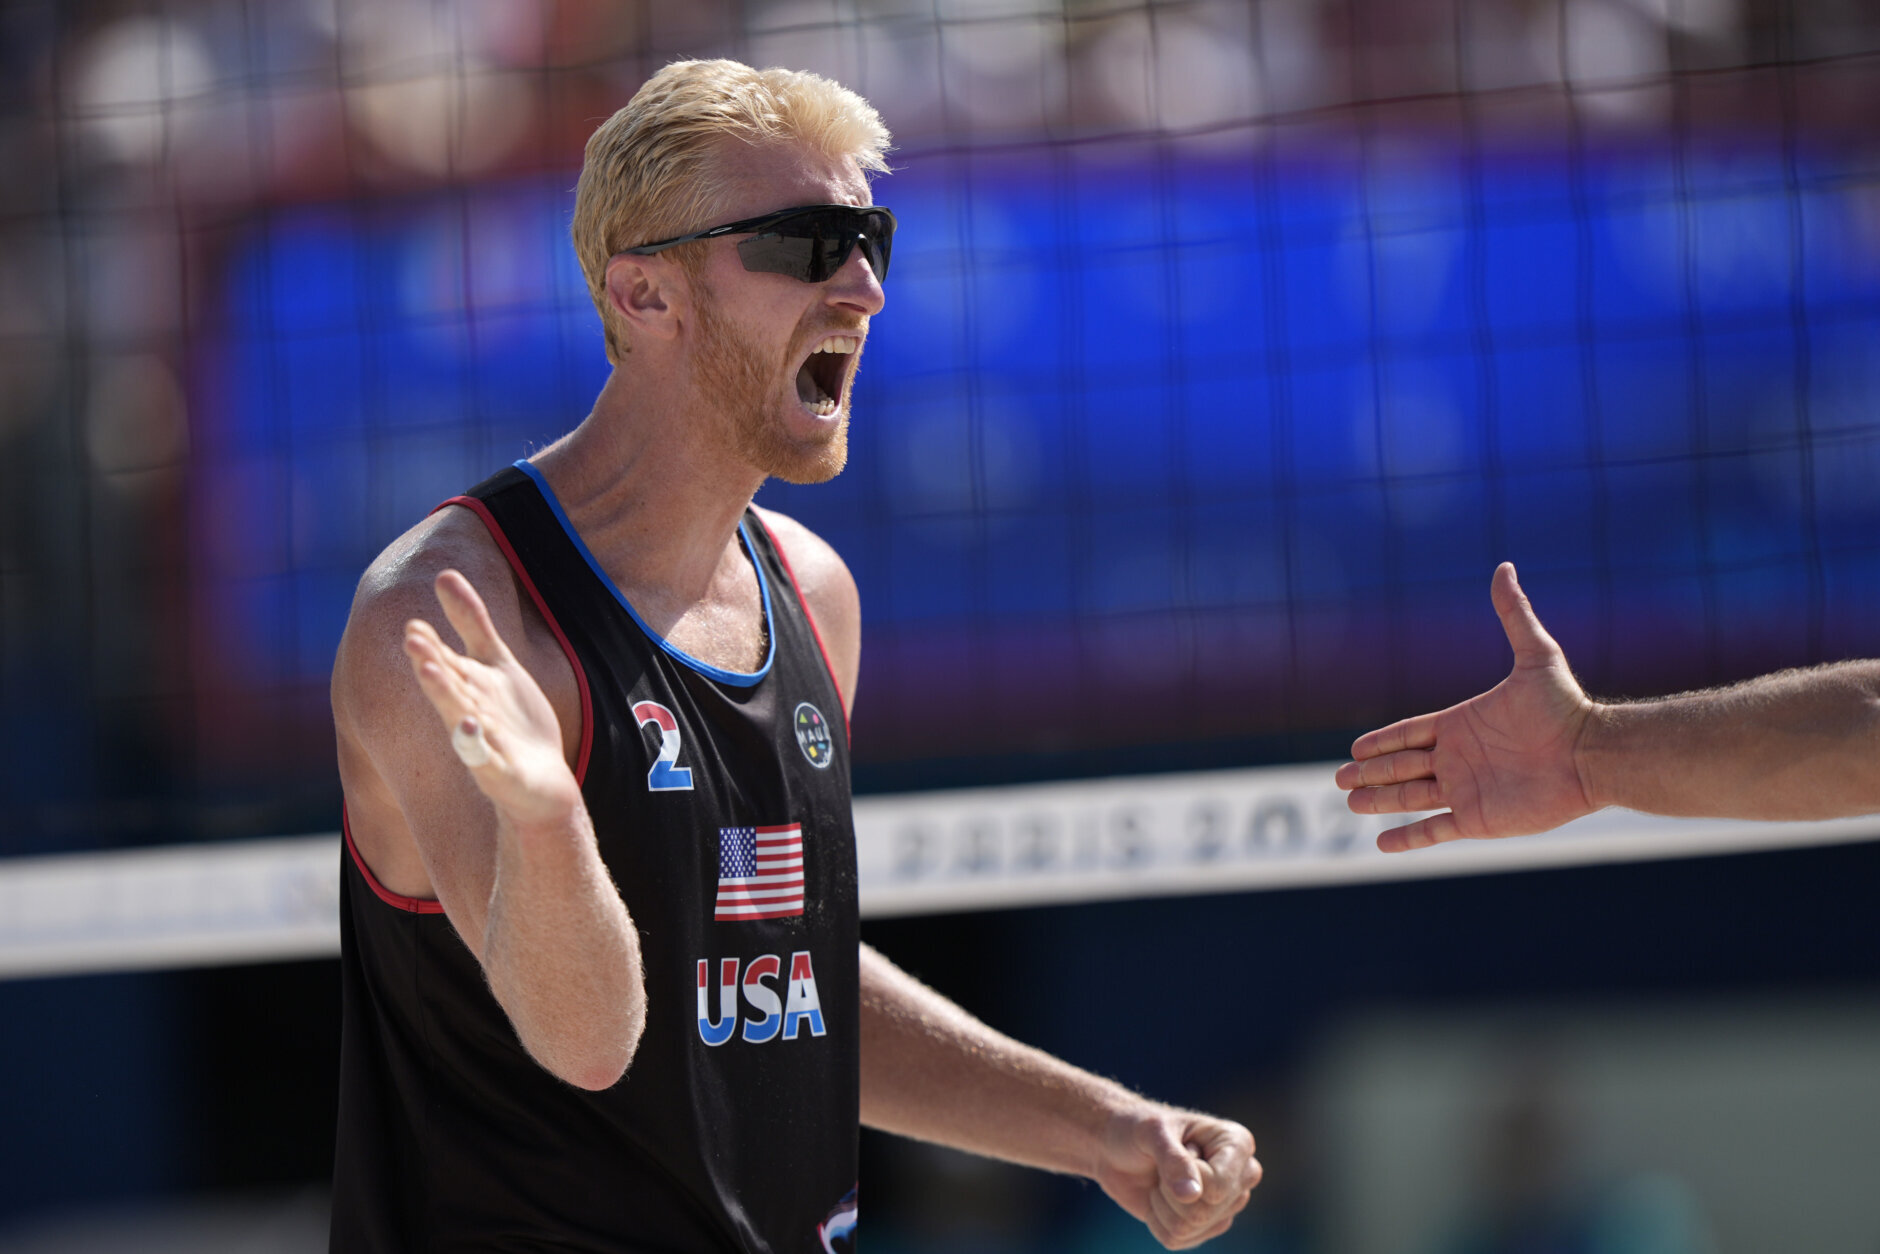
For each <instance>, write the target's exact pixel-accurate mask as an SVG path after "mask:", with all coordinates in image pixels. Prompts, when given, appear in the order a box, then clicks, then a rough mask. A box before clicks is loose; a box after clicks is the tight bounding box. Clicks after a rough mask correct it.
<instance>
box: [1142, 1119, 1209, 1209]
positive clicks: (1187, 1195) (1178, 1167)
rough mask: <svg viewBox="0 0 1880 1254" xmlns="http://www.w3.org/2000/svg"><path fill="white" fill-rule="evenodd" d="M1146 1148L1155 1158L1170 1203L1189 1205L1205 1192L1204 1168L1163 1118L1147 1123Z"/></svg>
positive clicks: (1157, 1174) (1163, 1192)
mask: <svg viewBox="0 0 1880 1254" xmlns="http://www.w3.org/2000/svg"><path fill="white" fill-rule="evenodd" d="M1144 1127H1145V1129H1146V1130H1147V1133H1148V1136H1147V1140H1148V1144H1147V1145H1145V1146H1144V1147H1143V1148H1145V1149H1147V1150H1148V1151H1149V1153H1150V1155H1151V1156H1152V1157H1154V1159H1155V1173H1156V1176H1157V1178H1158V1179H1159V1180H1160V1181H1161V1186H1162V1195H1163V1196H1164V1197H1165V1198H1167V1199H1168V1200H1169V1201H1170V1202H1174V1203H1176V1204H1178V1205H1183V1206H1186V1205H1187V1204H1188V1203H1190V1202H1193V1201H1194V1200H1196V1199H1197V1198H1199V1197H1200V1196H1201V1194H1202V1192H1203V1186H1202V1183H1201V1168H1202V1166H1203V1164H1201V1163H1200V1162H1198V1161H1197V1160H1196V1158H1195V1155H1194V1153H1193V1152H1192V1151H1191V1150H1190V1149H1189V1148H1188V1147H1187V1146H1186V1145H1183V1144H1182V1143H1181V1141H1180V1139H1179V1138H1177V1137H1176V1135H1175V1132H1174V1129H1172V1128H1171V1127H1169V1125H1168V1124H1167V1123H1166V1122H1165V1121H1162V1120H1157V1121H1155V1122H1154V1123H1150V1124H1146V1125H1144Z"/></svg>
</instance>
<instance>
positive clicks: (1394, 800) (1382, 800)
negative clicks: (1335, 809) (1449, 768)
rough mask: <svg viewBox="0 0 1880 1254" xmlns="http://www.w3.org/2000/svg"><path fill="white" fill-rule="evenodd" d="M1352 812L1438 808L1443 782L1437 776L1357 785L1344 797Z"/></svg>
mask: <svg viewBox="0 0 1880 1254" xmlns="http://www.w3.org/2000/svg"><path fill="white" fill-rule="evenodd" d="M1345 804H1346V805H1347V806H1349V807H1350V808H1351V812H1352V813H1353V814H1412V813H1414V812H1416V811H1418V810H1440V809H1442V808H1443V807H1444V806H1446V805H1448V804H1449V803H1448V802H1447V801H1444V800H1443V785H1442V781H1441V780H1437V779H1428V778H1426V779H1413V780H1410V781H1408V782H1406V783H1402V784H1384V785H1380V786H1379V787H1376V788H1359V789H1357V790H1355V791H1354V792H1352V794H1351V795H1350V796H1349V797H1346V798H1345Z"/></svg>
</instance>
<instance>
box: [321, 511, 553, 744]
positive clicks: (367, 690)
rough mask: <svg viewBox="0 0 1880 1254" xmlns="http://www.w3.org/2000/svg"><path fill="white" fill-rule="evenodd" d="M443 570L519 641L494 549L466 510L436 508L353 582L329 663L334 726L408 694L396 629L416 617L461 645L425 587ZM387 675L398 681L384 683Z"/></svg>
mask: <svg viewBox="0 0 1880 1254" xmlns="http://www.w3.org/2000/svg"><path fill="white" fill-rule="evenodd" d="M446 570H457V571H460V572H462V573H463V575H464V577H465V578H467V579H469V580H470V582H471V584H472V585H473V586H474V587H475V588H476V590H477V592H478V594H479V595H480V596H481V597H482V598H483V601H484V603H485V604H486V605H488V606H489V609H490V616H491V618H492V619H493V620H494V622H495V623H496V627H497V630H498V631H499V632H503V633H504V634H505V636H506V637H507V638H509V639H512V640H514V639H518V638H520V634H521V629H522V627H523V618H522V612H521V605H520V603H519V598H518V596H517V592H516V587H515V580H514V578H513V576H512V574H511V572H510V570H509V565H508V562H507V560H506V559H505V558H504V557H503V554H502V551H501V550H500V549H498V548H497V547H496V544H495V542H494V541H493V540H491V539H490V535H489V532H488V531H487V530H485V529H484V527H483V524H482V523H481V521H479V520H478V519H477V518H476V517H475V516H474V515H473V514H471V513H470V512H469V511H468V510H462V509H446V510H439V511H438V512H437V513H435V514H432V515H431V516H430V517H428V518H426V519H425V520H424V521H423V522H420V523H419V524H418V525H416V526H415V527H413V528H411V529H410V530H409V531H407V532H405V534H404V535H402V536H399V537H398V539H396V540H394V541H392V543H391V544H389V545H387V546H386V548H385V550H384V551H383V552H382V553H380V554H379V555H378V557H376V558H375V559H373V562H372V564H371V565H370V566H368V567H366V572H365V574H364V575H362V576H361V577H360V579H359V586H358V588H357V589H356V590H355V591H354V593H353V603H352V610H351V612H350V613H349V614H348V615H347V619H346V630H345V632H344V634H342V635H341V637H340V644H339V653H338V656H337V657H335V659H334V663H333V713H334V716H335V718H336V720H338V721H339V722H340V724H341V727H342V729H343V728H345V727H346V725H347V724H348V723H349V722H350V721H352V719H354V718H358V717H366V718H369V717H370V713H371V710H372V708H373V707H375V706H377V705H378V704H379V703H380V702H381V701H383V700H384V699H386V698H387V697H388V696H391V695H392V694H394V693H395V694H397V695H398V696H399V697H400V698H405V699H408V698H409V697H410V695H411V692H415V691H416V689H415V686H414V685H410V684H407V683H405V682H403V681H404V679H405V678H406V671H407V670H408V666H409V664H408V663H407V661H406V660H405V656H404V647H403V642H404V625H405V624H406V623H407V622H409V621H410V620H411V619H414V618H421V619H424V620H425V621H427V622H429V623H430V624H432V625H433V626H434V627H436V628H437V630H438V633H439V634H440V635H442V636H443V638H444V639H445V640H446V641H447V642H449V643H450V645H451V646H452V647H453V648H461V647H462V641H460V640H459V639H458V638H457V633H456V631H455V629H453V628H452V627H451V625H450V622H449V620H448V619H446V618H445V617H444V612H443V609H442V608H441V607H440V606H439V605H438V602H437V594H436V592H435V591H434V590H433V584H434V583H435V581H436V579H437V577H438V575H440V574H442V573H443V572H444V571H446ZM505 628H507V629H508V630H507V631H505V630H504V629H505ZM388 678H394V679H396V680H398V681H399V682H396V683H392V684H387V683H386V680H387V679H388ZM408 689H409V690H411V691H410V692H408V691H407V690H408Z"/></svg>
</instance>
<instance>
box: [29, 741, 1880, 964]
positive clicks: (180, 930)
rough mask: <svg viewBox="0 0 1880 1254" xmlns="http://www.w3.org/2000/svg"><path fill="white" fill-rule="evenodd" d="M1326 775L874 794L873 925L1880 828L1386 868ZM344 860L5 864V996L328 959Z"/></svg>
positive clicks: (151, 858) (1679, 852) (1623, 843)
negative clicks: (151, 975) (124, 975)
mask: <svg viewBox="0 0 1880 1254" xmlns="http://www.w3.org/2000/svg"><path fill="white" fill-rule="evenodd" d="M1331 770H1332V766H1331V764H1329V763H1327V764H1315V765H1307V766H1287V767H1268V768H1260V769H1251V770H1239V771H1210V772H1196V773H1184V774H1171V775H1159V776H1156V775H1152V776H1141V777H1136V778H1128V779H1106V780H1098V781H1082V782H1077V783H1053V784H1043V785H1018V786H1009V787H1003V788H982V789H957V790H949V791H945V792H935V793H909V794H896V795H883V796H875V797H864V798H861V799H859V800H858V801H857V802H856V806H855V827H856V854H857V858H856V861H857V870H858V876H859V887H860V899H861V912H862V917H863V918H864V919H880V918H889V917H894V916H899V915H916V914H945V913H958V912H963V911H976V910H995V909H1019V908H1028V907H1038V906H1055V905H1068V904H1074V903H1080V902H1093V901H1111V900H1119V899H1125V898H1142V897H1157V896H1177V895H1192V894H1203V893H1247V892H1257V891H1260V890H1267V889H1281V888H1312V887H1324V886H1330V885H1338V884H1357V883H1377V882H1382V881H1388V880H1414V879H1425V878H1434V877H1443V876H1455V875H1480V874H1488V873H1493V872H1507V871H1524V870H1528V871H1531V870H1542V869H1547V868H1552V867H1566V866H1586V865H1598V864H1605V863H1613V862H1626V861H1637V860H1646V859H1665V858H1683V857H1695V856H1704V855H1714V854H1727V853H1744V852H1753V851H1759V850H1776V849H1794V848H1806V847H1811V846H1820V845H1830V844H1840V843H1846V842H1854V841H1866V840H1873V839H1875V838H1877V837H1880V817H1866V818H1857V819H1836V820H1830V821H1825V822H1807V823H1767V822H1745V821H1738V820H1716V819H1665V818H1657V817H1654V816H1649V815H1642V814H1635V813H1631V812H1627V811H1619V810H1607V811H1601V812H1600V813H1597V814H1594V815H1589V816H1587V817H1586V818H1584V819H1580V820H1578V821H1576V822H1574V823H1571V824H1568V825H1567V826H1565V827H1563V828H1561V829H1559V830H1558V831H1556V832H1552V833H1548V834H1545V835H1541V836H1533V837H1515V838H1510V839H1506V840H1499V841H1490V842H1459V843H1455V844H1449V845H1443V846H1438V847H1436V848H1434V849H1429V850H1423V851H1419V852H1417V853H1414V854H1397V855H1390V854H1381V853H1379V852H1378V851H1377V848H1376V845H1375V843H1374V839H1375V836H1376V834H1377V832H1378V831H1380V830H1382V828H1383V827H1384V826H1386V823H1385V822H1384V821H1383V820H1381V819H1379V818H1377V817H1374V816H1367V817H1359V816H1357V815H1354V814H1352V813H1351V812H1350V811H1349V810H1348V809H1347V808H1346V807H1345V804H1344V794H1343V793H1341V792H1339V791H1338V789H1337V788H1336V787H1334V786H1333V785H1332V784H1331V782H1330V780H1331ZM1400 817H1401V816H1400ZM1408 817H1415V816H1408ZM1393 821H1395V820H1393ZM341 856H342V854H341V844H340V838H339V836H338V834H337V833H330V834H326V835H319V836H302V837H296V838H291V839H276V840H256V841H235V842H225V843H221V844H198V845H184V846H174V847H170V848H160V849H143V850H138V851H136V852H130V853H87V854H76V855H64V856H57V857H42V858H19V859H11V860H8V861H5V862H0V979H9V978H23V977H30V976H43V975H71V974H81V973H87V972H102V971H120V970H146V969H153V968H164V967H188V966H213V965H224V964H232V963H255V962H277V961H293V960H303V959H311V958H331V957H335V956H337V954H338V953H339V941H340V923H339V914H340V902H339V882H340V876H339V859H340V857H341ZM1258 908H1259V906H1258V904H1257V903H1254V902H1250V903H1249V904H1248V909H1249V910H1257V909H1258Z"/></svg>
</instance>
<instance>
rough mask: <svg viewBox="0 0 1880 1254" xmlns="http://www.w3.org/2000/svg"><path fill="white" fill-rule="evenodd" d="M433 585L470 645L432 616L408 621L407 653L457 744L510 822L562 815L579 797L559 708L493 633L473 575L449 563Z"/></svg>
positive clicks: (452, 622)
mask: <svg viewBox="0 0 1880 1254" xmlns="http://www.w3.org/2000/svg"><path fill="white" fill-rule="evenodd" d="M435 588H436V591H437V600H438V603H439V604H440V605H442V606H443V608H444V615H445V617H446V618H448V619H449V620H450V625H451V626H452V627H454V628H456V629H457V634H458V636H459V637H461V638H462V640H463V642H464V648H465V650H466V651H467V652H466V653H459V652H457V651H456V650H455V649H453V648H451V647H450V646H449V645H448V644H445V643H444V641H443V638H442V637H440V636H439V635H438V634H437V629H436V628H434V627H432V626H431V624H430V623H427V622H425V621H424V620H423V619H421V618H414V619H412V620H411V621H409V622H407V623H406V624H405V654H406V656H408V657H409V658H410V659H411V669H412V672H413V673H414V674H415V675H416V676H417V677H418V685H419V687H421V688H423V689H424V695H425V696H426V697H429V698H430V700H431V704H432V706H433V707H435V708H436V710H437V712H438V715H439V717H440V718H442V719H443V721H444V728H445V731H446V732H447V733H448V734H449V735H450V738H451V745H452V747H453V748H454V749H455V750H456V751H457V756H458V757H459V758H460V759H461V760H462V761H463V764H464V765H465V766H466V767H467V768H469V771H470V774H471V777H472V778H474V779H475V780H476V782H477V787H478V788H481V789H482V790H483V793H484V795H485V796H487V797H488V798H489V799H490V800H491V802H493V803H494V804H495V806H496V808H497V810H498V811H499V812H500V813H501V814H503V815H504V816H505V817H506V818H508V819H509V821H510V822H511V823H514V824H516V825H518V826H522V827H530V826H534V825H537V824H551V823H562V822H565V821H566V820H567V818H568V815H569V814H570V813H572V812H573V811H574V810H575V809H577V808H578V807H579V806H580V804H581V787H580V785H579V784H578V783H577V782H576V780H575V778H574V772H573V771H571V770H569V769H568V763H567V759H565V758H564V757H563V756H562V745H561V724H560V721H559V720H557V719H556V717H555V710H554V707H553V706H551V705H550V704H549V701H548V698H547V697H546V696H544V695H543V693H542V689H541V687H540V685H538V684H537V683H536V682H535V679H534V677H533V676H531V675H530V674H529V672H528V671H526V670H524V669H523V667H522V664H521V663H520V662H518V661H516V655H515V654H513V653H511V652H510V651H509V646H508V645H506V644H504V643H503V640H502V637H501V636H499V635H498V634H497V633H496V626H495V624H494V623H492V622H491V621H490V612H489V609H488V607H486V606H485V605H484V604H483V598H482V597H480V596H478V595H477V592H476V589H475V588H473V587H471V586H470V581H469V580H468V579H465V578H464V577H463V576H462V575H461V574H459V573H458V572H456V571H454V570H447V571H444V572H443V573H442V574H440V575H439V576H438V577H437V581H436V584H435Z"/></svg>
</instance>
